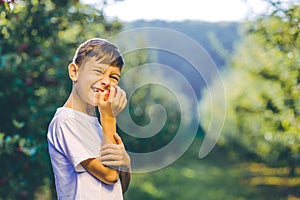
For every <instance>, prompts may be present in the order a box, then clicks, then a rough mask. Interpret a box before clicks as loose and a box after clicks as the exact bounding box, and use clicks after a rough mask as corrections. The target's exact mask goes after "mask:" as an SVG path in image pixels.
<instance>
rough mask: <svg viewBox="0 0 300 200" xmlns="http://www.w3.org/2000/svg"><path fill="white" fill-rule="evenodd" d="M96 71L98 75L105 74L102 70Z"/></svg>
mask: <svg viewBox="0 0 300 200" xmlns="http://www.w3.org/2000/svg"><path fill="white" fill-rule="evenodd" d="M94 71H95V72H96V73H97V74H103V71H102V70H100V69H95V70H94Z"/></svg>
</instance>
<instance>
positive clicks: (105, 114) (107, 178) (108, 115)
mask: <svg viewBox="0 0 300 200" xmlns="http://www.w3.org/2000/svg"><path fill="white" fill-rule="evenodd" d="M104 97H105V94H97V96H96V98H97V99H96V103H97V105H98V106H99V111H100V115H101V118H100V120H101V125H102V129H103V138H104V139H103V144H113V143H114V144H116V141H115V139H114V136H113V135H114V134H115V132H116V119H115V117H114V116H113V115H112V111H111V105H110V104H111V103H110V102H109V101H105V100H104ZM81 165H82V166H83V167H84V168H85V169H86V170H87V171H88V172H89V173H90V174H92V175H93V176H94V177H96V178H97V179H98V180H100V181H102V182H104V183H106V184H114V183H116V182H117V181H118V180H119V172H118V171H117V170H116V169H113V168H110V167H107V166H105V165H104V164H103V163H102V162H101V161H100V160H99V159H98V158H90V159H87V160H84V161H82V162H81Z"/></svg>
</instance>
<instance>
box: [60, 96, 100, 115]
mask: <svg viewBox="0 0 300 200" xmlns="http://www.w3.org/2000/svg"><path fill="white" fill-rule="evenodd" d="M64 107H67V108H71V109H74V110H77V111H79V112H83V113H85V114H87V115H90V116H95V107H94V106H93V105H90V104H87V103H84V102H81V101H80V100H79V99H78V98H76V95H74V94H73V92H72V93H71V94H70V96H69V98H68V99H67V101H66V103H65V104H64Z"/></svg>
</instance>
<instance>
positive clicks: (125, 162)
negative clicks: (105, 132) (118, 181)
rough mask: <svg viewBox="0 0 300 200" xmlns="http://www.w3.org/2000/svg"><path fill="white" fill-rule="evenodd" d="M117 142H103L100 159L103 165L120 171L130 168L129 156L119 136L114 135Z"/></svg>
mask: <svg viewBox="0 0 300 200" xmlns="http://www.w3.org/2000/svg"><path fill="white" fill-rule="evenodd" d="M114 138H115V140H116V143H117V144H104V145H103V146H102V148H101V151H100V160H101V162H102V164H103V165H106V166H109V167H111V168H118V167H120V169H121V170H122V171H129V170H130V157H129V155H128V154H127V152H126V150H125V147H124V144H123V142H122V139H121V137H120V136H119V135H118V134H115V135H114Z"/></svg>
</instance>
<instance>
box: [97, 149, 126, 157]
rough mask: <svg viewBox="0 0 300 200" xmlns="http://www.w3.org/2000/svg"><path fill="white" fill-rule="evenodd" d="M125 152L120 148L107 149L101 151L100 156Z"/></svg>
mask: <svg viewBox="0 0 300 200" xmlns="http://www.w3.org/2000/svg"><path fill="white" fill-rule="evenodd" d="M122 154H123V152H122V151H121V150H120V149H105V150H103V151H100V156H101V157H102V156H107V155H122Z"/></svg>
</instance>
